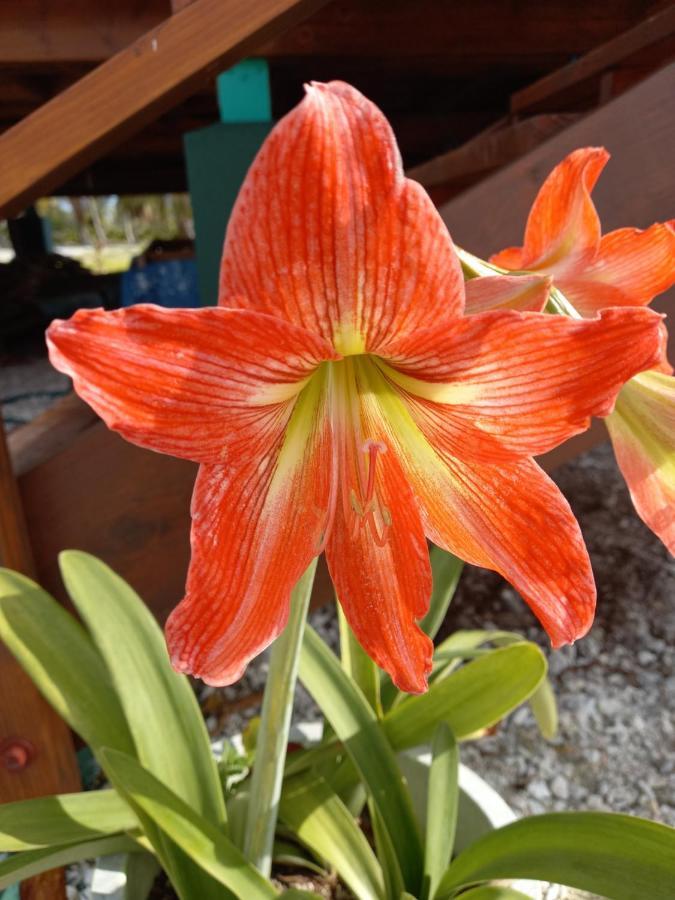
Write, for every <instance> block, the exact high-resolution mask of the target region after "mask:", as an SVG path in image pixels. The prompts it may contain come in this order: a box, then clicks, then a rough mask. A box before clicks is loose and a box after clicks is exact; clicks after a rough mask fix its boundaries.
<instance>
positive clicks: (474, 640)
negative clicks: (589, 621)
mask: <svg viewBox="0 0 675 900" xmlns="http://www.w3.org/2000/svg"><path fill="white" fill-rule="evenodd" d="M522 641H523V637H522V635H520V634H518V633H517V632H515V631H487V630H482V629H481V630H475V631H456V632H455V633H454V634H451V635H450V637H448V638H446V639H445V640H444V641H443V643H442V644H440V645H439V646H438V647H437V648H436V652H435V654H434V672H433V674H432V680H433V679H434V678H443V677H447V675H449V674H450V672H452V671H453V670H454V668H455V667H456V665H457V663H459V661H460V660H461V659H470V658H472V657H473V656H482V655H484V654H485V653H489V652H490V651H489V650H482V649H477V648H480V647H482V645H483V644H487V643H492V644H495V645H496V646H497V647H508V646H509V645H510V644H518V643H522ZM528 702H529V705H530V708H531V709H532V713H533V714H534V717H535V719H536V720H537V725H538V727H539V731H540V732H541V734H542V737H545V738H547V739H548V740H552V739H553V738H554V737H555V736H556V733H557V731H558V705H557V703H556V699H555V694H554V693H553V688H552V686H551V682H550V681H549V679H548V678H544V679H543V680H542V682H541V684H540V685H539V687H538V688H537V689H536V691H534V693H533V694H532V696H531V697H530V699H529V701H528Z"/></svg>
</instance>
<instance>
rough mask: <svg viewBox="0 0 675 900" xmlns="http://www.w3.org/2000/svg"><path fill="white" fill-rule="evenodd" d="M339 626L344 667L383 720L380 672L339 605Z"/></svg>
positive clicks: (341, 656) (341, 658) (341, 657)
mask: <svg viewBox="0 0 675 900" xmlns="http://www.w3.org/2000/svg"><path fill="white" fill-rule="evenodd" d="M338 624H339V627H340V660H341V662H342V667H343V669H344V670H345V672H346V673H347V674H348V675H349V677H350V678H351V679H352V681H353V682H354V683H355V684H357V685H358V686H359V688H360V689H361V692H362V693H363V696H364V697H365V698H366V700H367V701H368V703H369V704H370V706H371V707H372V708H373V710H374V711H375V713H376V715H377V716H378V718H381V717H382V703H381V702H380V670H379V669H378V667H377V665H376V664H375V663H374V662H373V660H372V659H371V658H370V657H369V656H368V654H367V653H366V651H365V650H364V649H363V647H362V646H361V644H359V642H358V641H357V639H356V635H355V634H354V632H353V631H352V629H351V628H350V626H349V622H348V621H347V617H346V616H345V614H344V612H343V611H342V607H341V606H340V604H339V603H338Z"/></svg>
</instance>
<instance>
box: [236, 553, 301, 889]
mask: <svg viewBox="0 0 675 900" xmlns="http://www.w3.org/2000/svg"><path fill="white" fill-rule="evenodd" d="M316 562H317V561H316V559H315V560H313V562H312V563H311V564H310V566H309V568H308V569H307V571H306V572H305V574H304V575H303V576H302V578H301V579H300V581H299V582H298V583H297V584H296V586H295V588H294V589H293V593H292V594H291V611H290V616H289V619H288V624H287V626H286V628H285V629H284V631H283V632H282V633H281V634H280V635H279V637H278V638H277V639H276V641H275V642H274V644H273V645H272V652H271V654H270V667H269V674H268V676H267V685H266V686H265V694H264V697H263V705H262V714H261V720H260V729H259V731H258V740H257V743H256V752H255V761H254V764H253V775H252V777H251V794H250V799H249V804H248V812H247V816H246V833H245V836H244V853H245V854H246V856H247V857H248V859H249V860H250V861H251V862H252V863H253V865H254V866H256V868H257V869H258V870H259V871H260V872H262V874H263V875H265V876H266V877H269V874H270V870H271V867H272V845H273V843H274V831H275V829H276V824H277V814H278V811H279V797H280V796H281V782H282V779H283V774H284V766H285V764H286V748H287V745H288V731H289V728H290V724H291V712H292V710H293V696H294V694H295V682H296V679H297V674H298V661H299V656H300V647H301V646H302V636H303V634H304V631H305V622H306V620H307V610H308V609H309V598H310V596H311V594H312V585H313V584H314V572H315V571H316Z"/></svg>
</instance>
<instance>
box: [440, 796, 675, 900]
mask: <svg viewBox="0 0 675 900" xmlns="http://www.w3.org/2000/svg"><path fill="white" fill-rule="evenodd" d="M502 878H531V879H538V880H542V881H552V882H554V883H555V884H565V885H569V886H570V887H574V888H578V889H579V890H582V891H591V892H592V893H595V894H600V895H601V896H604V897H610V898H611V900H647V898H649V900H672V897H673V887H674V886H675V829H673V828H668V827H667V826H666V825H659V824H658V823H656V822H648V821H647V820H646V819H638V818H633V817H631V816H623V815H617V814H612V813H598V812H581V813H551V814H549V815H543V816H532V817H531V818H528V819H521V820H520V821H518V822H514V823H513V824H511V825H506V826H505V827H504V828H499V829H497V830H496V831H493V832H491V833H490V834H487V835H485V837H483V838H481V839H480V840H478V841H476V843H475V844H472V845H471V846H470V847H469V848H468V849H467V850H465V851H464V852H463V853H461V854H460V855H459V856H458V857H457V859H456V860H455V861H454V862H453V863H452V864H451V865H450V868H449V869H448V870H447V872H446V874H445V875H444V877H443V880H442V881H441V884H440V886H439V889H438V891H437V893H436V900H445V898H448V900H449V898H450V897H453V896H455V893H456V891H457V890H459V889H460V888H461V887H463V886H468V885H471V884H475V883H476V882H480V881H490V880H493V879H502Z"/></svg>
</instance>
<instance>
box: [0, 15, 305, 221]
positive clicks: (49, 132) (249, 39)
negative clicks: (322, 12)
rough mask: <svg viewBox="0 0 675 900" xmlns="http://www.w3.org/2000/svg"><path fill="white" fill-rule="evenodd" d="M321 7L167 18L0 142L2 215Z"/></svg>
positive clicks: (16, 209)
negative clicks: (269, 38) (219, 71)
mask: <svg viewBox="0 0 675 900" xmlns="http://www.w3.org/2000/svg"><path fill="white" fill-rule="evenodd" d="M321 3H322V0H196V2H195V3H193V4H191V5H190V6H188V7H186V8H185V9H184V10H182V11H181V12H179V13H177V14H176V15H174V16H171V18H169V19H168V20H167V21H166V22H164V23H163V24H161V25H159V26H158V27H156V28H154V29H152V30H151V31H150V32H148V33H147V34H146V35H144V36H143V37H142V38H140V39H139V40H137V41H136V42H135V43H134V44H132V45H131V46H130V47H129V48H127V49H125V50H122V51H121V52H120V53H118V54H117V55H116V56H114V57H113V58H112V59H110V60H109V61H108V62H106V63H103V65H101V66H99V68H97V69H95V70H94V71H93V72H91V73H90V74H89V75H87V76H85V77H84V78H83V79H82V80H81V81H78V82H77V83H76V84H74V85H73V86H72V87H71V88H69V89H68V90H66V91H64V92H63V93H62V94H60V95H59V96H58V97H55V98H54V99H53V100H51V101H50V102H49V103H46V104H45V105H44V106H43V107H41V108H40V109H38V110H37V111H36V112H34V113H33V114H32V115H30V116H28V117H27V118H26V119H24V120H23V121H22V122H19V123H18V124H17V125H15V126H14V127H13V128H10V129H9V131H6V132H5V133H4V134H3V135H2V136H0V172H2V179H0V216H5V217H10V216H12V215H15V214H16V213H18V212H20V211H21V210H22V209H23V208H24V207H25V206H27V205H28V204H29V203H31V202H32V201H34V200H35V199H37V198H38V197H40V196H42V195H44V194H45V193H48V192H49V191H50V190H52V189H53V188H55V187H57V186H58V185H59V184H61V183H62V182H64V181H66V180H67V179H68V178H69V177H71V176H72V175H74V174H75V173H76V172H77V171H78V170H79V169H82V168H84V167H85V166H86V165H87V164H88V163H90V162H92V161H93V160H94V159H97V158H98V157H100V156H102V155H103V154H104V153H105V152H106V151H108V150H110V149H111V148H112V147H114V146H116V145H117V144H119V143H120V142H121V141H122V140H124V139H125V138H127V137H129V136H130V135H131V134H133V133H134V132H136V131H138V130H140V128H142V126H143V125H144V124H147V123H148V122H150V121H153V120H154V119H156V118H157V117H158V116H160V115H161V114H162V113H163V112H165V111H166V110H167V109H169V108H171V107H172V106H174V105H176V104H177V103H179V102H180V101H181V100H183V99H185V98H186V97H188V96H189V95H190V94H191V93H193V92H194V91H195V90H196V89H197V88H198V86H199V84H200V83H201V82H202V81H203V80H204V79H205V78H208V77H209V75H210V74H211V75H213V74H214V73H215V72H217V71H218V70H220V69H223V68H227V67H228V66H230V65H232V64H233V63H235V62H236V61H237V60H238V59H240V58H241V57H242V56H244V55H246V54H247V53H249V52H250V51H251V50H252V49H253V48H254V47H256V46H257V45H258V44H259V43H260V42H261V41H263V40H265V39H266V38H268V37H270V36H271V35H272V34H274V33H276V32H278V31H281V30H283V28H285V27H287V26H288V25H289V23H290V22H293V21H297V20H298V19H299V18H302V17H303V16H305V15H307V14H308V13H309V12H310V11H311V10H313V9H315V8H316V7H318V6H320V5H321ZM47 138H48V139H47Z"/></svg>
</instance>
